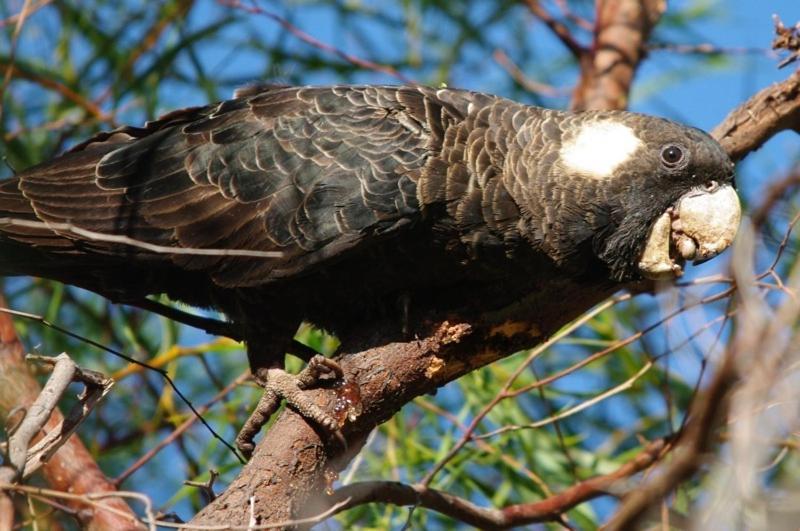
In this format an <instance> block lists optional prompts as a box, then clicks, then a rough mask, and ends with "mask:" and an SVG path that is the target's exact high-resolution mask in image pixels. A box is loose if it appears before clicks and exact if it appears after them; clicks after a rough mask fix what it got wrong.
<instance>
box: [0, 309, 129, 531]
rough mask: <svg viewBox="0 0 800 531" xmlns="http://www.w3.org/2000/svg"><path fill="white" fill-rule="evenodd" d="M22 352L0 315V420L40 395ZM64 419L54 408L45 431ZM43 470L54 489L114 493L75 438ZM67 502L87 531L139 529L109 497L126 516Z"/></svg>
mask: <svg viewBox="0 0 800 531" xmlns="http://www.w3.org/2000/svg"><path fill="white" fill-rule="evenodd" d="M0 305H2V306H5V301H4V300H1V299H0ZM23 352H24V347H23V346H22V344H21V343H20V342H19V340H18V339H17V335H16V333H15V331H14V326H13V324H12V322H11V318H10V316H8V315H6V314H0V417H2V418H3V419H6V418H7V416H8V415H9V413H11V412H13V410H14V409H16V408H18V407H19V406H22V407H26V408H27V407H29V406H30V405H31V404H33V402H34V400H36V398H37V397H38V396H39V394H40V392H41V389H40V387H39V384H38V383H37V382H36V380H35V379H34V377H33V376H32V375H31V373H30V371H29V369H28V365H27V363H26V362H25V359H24V356H23ZM63 420H64V418H63V416H62V415H61V413H60V412H59V411H58V409H56V410H55V411H54V412H53V415H51V416H50V419H49V420H48V422H47V424H46V425H45V430H47V431H52V430H55V429H57V427H58V426H59V424H60V423H61V422H62V421H63ZM42 471H43V474H44V477H45V480H46V481H47V483H48V484H50V486H52V488H53V489H54V490H60V491H65V492H71V493H73V494H78V495H81V494H90V493H110V492H114V491H115V490H116V489H115V488H114V486H113V485H112V484H111V483H110V482H109V481H108V479H106V477H105V476H104V475H103V473H102V471H101V470H100V468H99V467H98V466H97V464H96V463H95V462H94V460H93V459H92V456H91V454H90V453H89V451H88V450H87V449H86V447H85V446H83V443H81V441H80V439H78V438H77V437H76V436H74V435H73V436H72V437H70V438H69V439H68V440H67V441H66V443H64V445H63V446H61V448H60V449H59V450H58V452H56V454H55V455H54V456H53V457H52V458H50V460H49V461H47V463H45V464H44V466H43V467H42ZM66 503H67V505H69V506H70V507H72V508H73V509H75V510H76V511H78V515H79V517H80V518H81V521H82V524H83V525H84V526H85V527H86V528H87V529H121V530H124V529H139V528H140V527H139V526H138V525H137V524H134V523H133V522H136V515H135V514H134V513H133V511H132V510H131V509H130V507H128V505H127V504H126V503H125V502H124V501H123V500H122V499H119V498H109V499H107V500H104V502H103V503H104V504H106V505H108V506H110V507H113V508H114V509H115V510H116V511H123V514H126V515H128V516H127V517H123V516H120V515H118V514H115V513H113V512H110V511H102V510H98V509H97V508H96V507H87V506H86V505H85V504H82V503H80V502H66Z"/></svg>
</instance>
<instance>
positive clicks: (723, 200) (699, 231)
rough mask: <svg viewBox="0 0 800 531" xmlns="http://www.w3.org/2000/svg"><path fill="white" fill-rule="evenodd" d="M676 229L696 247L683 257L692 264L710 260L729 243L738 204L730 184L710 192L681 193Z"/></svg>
mask: <svg viewBox="0 0 800 531" xmlns="http://www.w3.org/2000/svg"><path fill="white" fill-rule="evenodd" d="M677 210H678V220H679V222H680V226H679V228H680V230H681V231H682V232H683V234H684V235H686V236H688V237H689V238H691V239H692V240H693V241H694V243H695V244H696V246H697V248H696V250H695V252H694V253H687V255H688V256H683V258H685V259H686V260H694V263H695V264H698V263H702V262H705V261H706V260H711V259H712V258H714V257H715V256H717V255H718V254H719V253H721V252H722V251H724V250H725V249H727V248H728V247H729V246H730V245H731V243H733V240H734V238H735V237H736V232H737V231H738V230H739V223H740V222H741V220H742V207H741V204H740V203H739V196H738V195H737V194H736V190H734V189H733V186H730V185H726V186H722V187H720V188H719V189H717V190H715V191H713V192H711V193H701V194H697V195H689V196H685V197H684V198H682V199H681V200H679V201H678V209H677Z"/></svg>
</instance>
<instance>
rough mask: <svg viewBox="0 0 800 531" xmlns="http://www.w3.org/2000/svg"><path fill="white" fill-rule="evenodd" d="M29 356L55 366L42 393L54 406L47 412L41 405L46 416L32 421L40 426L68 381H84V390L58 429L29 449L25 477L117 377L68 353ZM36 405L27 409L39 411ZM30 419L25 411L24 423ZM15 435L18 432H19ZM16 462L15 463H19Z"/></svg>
mask: <svg viewBox="0 0 800 531" xmlns="http://www.w3.org/2000/svg"><path fill="white" fill-rule="evenodd" d="M27 359H28V360H31V361H39V362H41V363H45V364H50V365H52V367H53V373H52V374H51V376H50V378H49V379H48V380H47V383H46V384H45V387H44V389H42V393H41V395H40V396H43V397H45V401H46V402H47V403H46V404H44V406H45V407H47V408H51V409H50V411H47V412H46V413H45V411H46V410H45V409H44V408H42V409H41V417H45V415H46V417H45V418H39V419H33V420H32V422H36V423H37V424H39V423H40V429H41V426H44V423H45V422H46V421H47V418H49V416H50V414H51V413H52V411H53V410H54V409H55V407H56V404H57V402H58V399H59V398H60V396H61V394H63V392H64V391H66V385H68V384H69V382H70V381H73V382H81V383H83V384H84V386H85V390H84V392H83V393H82V394H81V396H80V400H79V401H78V403H76V404H75V405H74V406H73V407H72V410H71V411H70V412H69V414H68V415H67V417H66V418H65V419H62V420H61V421H60V422H59V423H58V424H56V426H55V429H51V430H50V431H49V433H47V435H45V436H44V437H43V438H42V439H41V440H40V441H39V442H37V443H36V444H35V445H34V446H32V447H29V448H28V449H27V457H26V460H25V464H24V468H23V469H22V472H21V473H22V477H23V478H27V477H30V476H31V475H32V474H33V473H34V472H36V471H37V470H39V468H41V466H42V465H43V464H44V463H45V462H47V461H48V460H49V459H50V458H51V457H52V455H53V454H54V453H55V452H56V451H57V450H58V449H59V448H60V447H61V446H62V445H63V444H64V443H66V441H67V439H69V437H70V436H71V435H72V434H73V433H74V432H75V430H76V429H77V428H78V426H79V425H80V424H81V422H83V420H84V419H85V418H86V417H87V416H89V414H90V413H91V411H92V409H94V407H95V405H96V404H97V403H98V402H99V401H100V400H102V398H103V397H104V396H105V395H107V394H108V393H109V391H111V387H112V386H113V385H114V380H112V379H110V378H106V377H105V376H103V375H102V374H100V373H96V372H94V371H88V370H86V369H81V368H80V367H78V366H77V365H75V363H74V362H73V361H72V360H71V359H70V358H69V356H67V354H60V355H59V356H57V357H56V358H47V357H42V356H31V355H28V356H27ZM59 393H60V394H59ZM37 401H38V399H37ZM36 406H37V403H36V402H34V404H33V405H32V406H31V408H30V409H29V410H28V414H29V415H30V414H31V413H32V411H36V410H35V409H34V408H35V407H36ZM27 419H28V415H26V417H25V420H24V421H23V424H25V422H26V421H27ZM37 432H38V430H37ZM14 436H16V433H15V434H14ZM14 436H12V437H11V441H13V439H14ZM11 441H9V442H11ZM29 442H30V439H29V440H28V443H29ZM12 463H13V461H12ZM14 464H15V465H16V463H14ZM18 470H19V468H18Z"/></svg>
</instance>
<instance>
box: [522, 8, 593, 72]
mask: <svg viewBox="0 0 800 531" xmlns="http://www.w3.org/2000/svg"><path fill="white" fill-rule="evenodd" d="M525 5H527V6H528V9H530V11H531V13H533V15H534V16H535V17H536V18H538V19H539V20H541V21H542V23H543V24H544V25H545V26H547V27H548V28H549V29H550V31H552V32H553V34H554V35H555V36H556V37H558V40H560V41H561V43H562V44H563V45H564V46H565V47H566V48H567V49H568V50H569V51H570V52H571V53H572V55H574V56H575V58H576V59H578V60H581V58H582V57H583V56H584V55H586V53H587V52H588V50H587V49H586V48H585V47H584V46H583V45H582V44H580V43H579V42H578V41H577V40H576V39H575V37H574V36H573V35H572V32H571V31H570V29H569V28H568V27H567V26H566V25H565V24H564V23H562V22H560V21H558V20H556V19H555V18H553V17H552V16H551V15H550V13H548V12H547V10H546V9H544V8H543V7H542V6H541V4H540V3H539V0H525Z"/></svg>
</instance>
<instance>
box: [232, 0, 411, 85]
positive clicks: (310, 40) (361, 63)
mask: <svg viewBox="0 0 800 531" xmlns="http://www.w3.org/2000/svg"><path fill="white" fill-rule="evenodd" d="M217 1H218V2H219V3H220V4H222V5H224V6H228V7H232V8H235V9H240V10H242V11H245V12H246V13H251V14H254V15H261V16H264V17H267V18H269V19H271V20H274V21H275V22H277V23H278V24H280V25H281V26H282V27H283V28H284V29H285V30H286V31H288V32H289V33H291V34H292V35H294V36H295V37H297V38H298V39H300V40H301V41H303V42H305V43H306V44H309V45H311V46H313V47H314V48H317V49H318V50H322V51H323V52H327V53H330V54H333V55H335V56H336V57H338V58H340V59H342V60H344V61H346V62H348V63H350V64H352V65H355V66H357V67H359V68H364V69H366V70H372V71H374V72H380V73H382V74H386V75H388V76H392V77H394V78H397V79H399V80H400V81H402V82H404V83H409V84H412V85H413V84H416V83H415V82H414V80H412V79H411V78H409V77H406V76H405V75H403V74H402V73H400V72H398V71H397V70H396V69H394V68H392V67H391V66H387V65H382V64H378V63H374V62H372V61H368V60H366V59H362V58H360V57H356V56H355V55H352V54H349V53H346V52H344V51H342V50H340V49H338V48H336V47H334V46H331V45H330V44H326V43H324V42H322V41H320V40H318V39H316V38H314V37H313V36H311V35H309V34H308V33H306V32H305V31H303V30H301V29H300V28H298V27H297V26H295V25H294V24H292V23H291V22H289V21H288V20H286V19H285V18H283V17H281V16H280V15H277V14H275V13H272V12H271V11H266V10H264V9H261V8H260V7H258V6H256V5H249V6H248V5H244V4H243V3H242V2H240V1H239V0H217Z"/></svg>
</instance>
